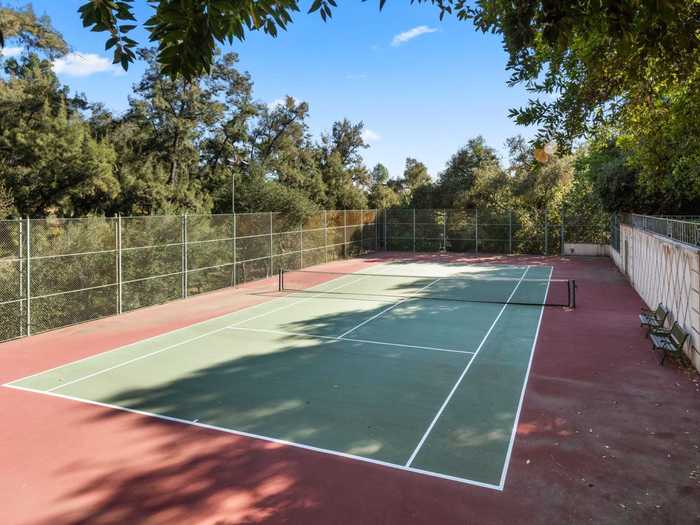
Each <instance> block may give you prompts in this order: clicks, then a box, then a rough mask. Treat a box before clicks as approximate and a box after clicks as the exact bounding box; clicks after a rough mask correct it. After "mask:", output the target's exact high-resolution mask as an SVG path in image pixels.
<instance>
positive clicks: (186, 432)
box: [55, 301, 469, 525]
mask: <svg viewBox="0 0 700 525" xmlns="http://www.w3.org/2000/svg"><path fill="white" fill-rule="evenodd" d="M384 308H386V303H378V304H376V305H375V306H374V307H373V308H372V309H370V310H365V311H363V313H362V315H363V318H370V317H372V316H373V315H375V314H378V313H379V312H381V311H382V310H383V309H384ZM426 308H428V306H427V305H426V304H424V302H423V301H416V302H415V304H414V307H413V308H410V309H406V310H405V311H402V312H400V313H399V315H400V317H401V319H402V320H404V321H405V322H407V323H410V322H412V320H413V319H417V318H420V317H422V316H423V315H425V312H424V311H423V310H424V309H426ZM346 317H347V313H345V312H340V313H335V314H331V315H318V316H315V317H310V318H309V319H307V320H305V321H299V322H297V323H295V326H294V331H297V330H298V331H299V332H300V333H299V334H267V333H261V332H239V331H235V330H230V331H228V330H227V331H224V332H220V333H218V334H216V335H215V336H212V337H211V338H206V339H204V340H200V342H199V345H200V346H199V347H194V346H192V347H188V348H180V349H179V350H177V351H173V352H172V353H165V354H162V355H161V358H160V359H158V360H154V362H153V363H152V366H150V367H149V369H148V370H145V371H144V370H142V369H141V368H138V369H130V367H123V368H122V369H120V370H121V373H123V375H121V373H120V376H116V377H115V376H111V377H110V380H109V381H111V382H112V383H113V384H115V385H116V384H119V385H124V386H120V387H117V386H114V388H113V389H112V390H110V391H108V392H107V393H103V394H101V395H99V396H96V397H92V400H94V401H99V402H103V403H108V404H112V405H116V406H119V407H123V408H127V409H129V410H138V411H143V412H148V413H154V414H158V415H161V416H169V417H173V418H178V419H179V420H183V421H184V422H187V421H190V422H195V421H196V422H199V423H202V424H207V425H213V426H216V427H221V428H224V429H235V430H236V431H240V432H245V433H249V434H253V435H261V436H269V437H271V438H276V439H281V440H287V441H293V442H296V443H301V444H303V445H307V446H311V447H318V448H321V449H330V450H334V451H338V452H343V453H348V454H352V455H359V456H363V457H367V458H372V459H378V460H381V461H388V462H391V463H396V464H403V463H405V461H406V459H407V458H408V457H409V456H410V454H411V452H412V450H413V448H414V447H415V445H416V444H417V443H418V441H419V440H420V437H421V435H422V433H423V432H424V431H425V428H426V426H427V424H428V423H429V422H430V421H431V419H432V418H433V417H434V414H435V410H436V408H437V407H439V405H440V403H441V402H442V400H444V398H445V395H446V394H447V392H448V391H449V389H450V388H451V386H452V385H453V384H454V381H455V380H456V378H457V377H458V376H459V373H460V372H461V370H462V369H463V367H464V364H465V362H466V359H468V357H469V355H464V354H452V353H442V352H429V351H420V350H413V349H406V348H396V347H391V346H383V345H367V344H363V343H359V342H350V341H330V340H326V339H321V338H314V337H313V336H311V337H309V336H308V335H307V334H309V333H310V332H314V331H318V330H319V329H321V330H328V331H330V330H332V329H333V328H334V327H335V330H336V331H337V327H338V326H339V324H340V323H341V321H342V320H343V319H346ZM336 335H337V334H336ZM236 345H247V346H246V348H245V349H244V351H241V350H240V349H236V348H235V347H236ZM206 352H208V355H206V356H205V355H204V354H205V353H206ZM178 363H180V364H181V368H179V367H180V364H178ZM171 368H172V371H171ZM181 371H186V372H183V373H179V372H181ZM67 393H68V392H67ZM114 420H120V421H121V422H122V423H123V422H127V427H128V428H129V429H131V430H134V431H135V432H137V433H141V432H142V431H143V430H144V429H150V430H155V432H156V434H157V436H158V438H157V439H156V438H153V447H152V449H151V453H149V456H150V455H153V456H155V457H156V458H159V459H156V460H153V458H151V459H150V460H149V461H147V462H144V465H143V466H142V467H141V468H134V467H133V466H130V467H129V468H124V469H115V468H114V467H113V466H112V468H109V466H107V467H104V465H103V468H99V467H100V465H101V462H102V461H103V460H104V462H105V463H107V465H110V464H109V462H108V458H96V459H95V461H94V464H90V465H87V464H82V465H81V464H78V465H67V466H66V467H65V469H64V472H62V473H61V474H63V475H71V476H73V475H76V473H79V475H80V477H87V478H88V479H87V481H85V482H84V483H83V484H82V485H81V486H80V487H78V488H76V489H75V490H73V491H72V492H70V493H69V494H67V496H66V497H67V498H71V499H73V500H79V499H81V498H85V497H87V496H88V495H90V496H92V497H94V496H95V495H96V494H98V495H99V501H98V502H97V503H95V504H92V505H88V506H87V507H86V508H85V509H82V510H80V511H73V512H67V513H64V514H62V515H60V516H56V517H55V522H60V523H70V524H82V523H97V524H106V523H141V522H144V521H146V518H147V517H153V516H167V517H168V520H169V522H172V523H180V522H192V521H193V520H192V519H191V517H192V516H207V515H210V514H216V513H217V512H219V511H220V510H221V509H222V508H227V507H226V506H227V503H226V501H227V498H229V499H230V498H233V499H234V500H237V501H238V503H236V504H235V505H233V506H234V507H235V511H232V512H231V514H230V515H233V516H234V518H232V521H230V522H226V521H220V522H219V523H221V524H222V525H223V524H225V523H278V522H279V521H280V520H281V518H280V517H281V516H285V519H287V517H288V516H290V515H299V516H303V515H305V514H307V513H309V512H313V510H314V508H315V506H318V505H320V503H319V498H320V497H321V496H318V497H316V496H317V493H316V490H317V489H318V490H320V487H322V485H323V478H324V476H334V472H333V469H334V468H337V467H338V465H339V463H338V462H341V463H340V464H344V463H347V460H345V459H343V458H328V456H316V457H314V455H313V454H312V453H309V452H307V451H302V450H299V449H291V448H290V447H287V446H283V445H280V444H277V443H273V442H269V441H263V440H257V439H248V438H245V437H239V436H233V435H230V434H224V433H217V432H216V431H215V430H209V429H204V428H197V427H193V426H190V427H186V426H184V425H183V426H182V427H180V428H178V427H179V425H178V424H177V423H170V422H167V421H163V420H158V419H154V418H143V417H138V416H135V415H134V414H132V413H128V412H124V411H119V410H102V409H100V410H99V411H97V412H95V413H93V414H91V415H90V416H89V417H88V418H87V419H85V420H83V421H82V423H81V424H84V425H86V426H87V427H90V426H95V425H96V426H97V427H99V426H100V425H101V424H102V423H105V424H108V423H109V422H110V421H114ZM129 439H130V436H129V431H126V432H125V435H124V440H125V446H127V442H128V440H129ZM310 454H311V455H310ZM319 457H321V458H322V460H320V461H319V460H318V458H319ZM353 463H354V462H353ZM352 468H353V470H354V469H357V470H356V472H357V473H358V474H357V475H360V474H359V473H360V472H363V473H366V472H367V469H370V468H376V467H371V466H369V465H362V466H360V467H352ZM95 470H98V471H100V472H102V473H101V474H99V475H94V471H95ZM310 473H311V479H313V480H315V481H316V482H318V486H317V487H316V489H313V488H310V487H309V486H308V482H309V481H308V480H309V475H310ZM399 474H400V473H399ZM300 480H305V481H304V482H303V484H304V486H299V483H301V481H300ZM335 483H338V481H337V480H336V481H335ZM358 483H361V482H360V481H358ZM300 494H303V497H301V496H300ZM327 510H328V509H327ZM194 521H196V520H194ZM300 522H302V523H303V522H304V520H303V519H302V520H301V521H300Z"/></svg>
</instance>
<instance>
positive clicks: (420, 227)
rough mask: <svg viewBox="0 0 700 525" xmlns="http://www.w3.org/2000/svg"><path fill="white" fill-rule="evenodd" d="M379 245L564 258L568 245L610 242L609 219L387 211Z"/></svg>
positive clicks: (528, 213) (491, 212) (535, 212)
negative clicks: (561, 256)
mask: <svg viewBox="0 0 700 525" xmlns="http://www.w3.org/2000/svg"><path fill="white" fill-rule="evenodd" d="M379 229H380V233H379V238H380V244H381V246H382V247H383V248H385V249H387V250H396V251H414V252H431V251H448V252H460V253H474V254H479V253H489V254H492V253H496V254H510V253H528V254H540V255H563V254H564V253H565V251H566V250H565V246H566V245H568V244H596V245H607V244H609V243H610V217H609V216H608V215H607V214H602V213H599V212H591V213H590V214H584V215H583V216H582V215H580V214H579V215H577V216H576V217H573V216H571V217H568V216H567V215H566V211H565V210H557V211H554V210H547V209H543V210H536V209H529V210H528V209H518V210H483V209H478V210H435V209H422V210H421V209H405V208H401V209H399V208H396V209H387V210H383V211H382V212H381V214H380V220H379Z"/></svg>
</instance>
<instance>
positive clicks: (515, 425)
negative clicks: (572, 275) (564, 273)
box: [498, 267, 554, 490]
mask: <svg viewBox="0 0 700 525" xmlns="http://www.w3.org/2000/svg"><path fill="white" fill-rule="evenodd" d="M552 273H554V268H551V267H550V269H549V277H550V278H551V277H552ZM548 294H549V284H547V290H546V291H545V295H544V298H545V300H546V299H547V295H548ZM543 316H544V306H543V307H542V309H541V310H540V318H539V319H538V321H537V330H536V331H535V337H534V339H533V340H532V348H531V349H530V360H529V361H528V363H527V371H526V372H525V379H524V380H523V388H522V391H521V392H520V400H519V401H518V409H517V410H516V412H515V419H514V421H513V430H512V431H511V433H510V442H509V443H508V452H506V459H505V461H504V462H503V469H502V470H501V480H500V482H499V484H498V488H499V490H503V489H504V488H505V485H506V477H507V475H508V467H509V465H510V456H511V453H512V452H513V445H514V444H515V436H516V434H517V433H518V423H519V421H520V411H521V410H522V408H523V401H524V399H525V390H527V382H528V379H529V378H530V369H531V368H532V360H533V358H534V357H535V347H536V346H537V339H538V338H539V336H540V326H541V325H542V317H543Z"/></svg>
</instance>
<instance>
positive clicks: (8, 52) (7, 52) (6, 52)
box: [0, 47, 22, 57]
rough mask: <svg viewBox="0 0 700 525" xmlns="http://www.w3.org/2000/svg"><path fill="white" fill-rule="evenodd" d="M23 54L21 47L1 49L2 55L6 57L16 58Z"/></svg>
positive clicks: (0, 53)
mask: <svg viewBox="0 0 700 525" xmlns="http://www.w3.org/2000/svg"><path fill="white" fill-rule="evenodd" d="M21 54H22V48H21V47H4V48H2V49H0V55H2V56H4V57H16V56H17V55H21Z"/></svg>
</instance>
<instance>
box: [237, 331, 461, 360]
mask: <svg viewBox="0 0 700 525" xmlns="http://www.w3.org/2000/svg"><path fill="white" fill-rule="evenodd" d="M228 329H229V330H240V331H243V332H261V333H265V334H279V335H288V336H291V337H302V338H306V339H328V340H330V341H350V342H353V343H366V344H370V345H386V346H398V347H400V348H412V349H416V350H433V351H435V352H452V353H455V354H473V353H474V352H470V351H468V350H455V349H452V348H438V347H436V346H420V345H405V344H401V343H388V342H386V341H371V340H369V339H355V338H352V337H334V336H332V335H316V334H307V333H303V332H285V331H284V330H268V329H266V328H246V327H244V326H241V327H239V326H229V327H228Z"/></svg>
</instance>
